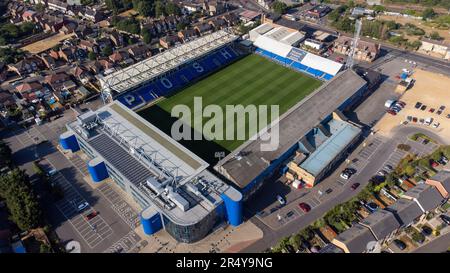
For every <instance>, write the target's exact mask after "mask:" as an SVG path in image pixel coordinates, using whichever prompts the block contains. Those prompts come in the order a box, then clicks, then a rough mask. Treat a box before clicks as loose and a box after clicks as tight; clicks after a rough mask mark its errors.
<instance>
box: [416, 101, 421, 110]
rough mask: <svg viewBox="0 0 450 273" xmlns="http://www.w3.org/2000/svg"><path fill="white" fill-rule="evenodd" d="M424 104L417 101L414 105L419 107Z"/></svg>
mask: <svg viewBox="0 0 450 273" xmlns="http://www.w3.org/2000/svg"><path fill="white" fill-rule="evenodd" d="M421 106H422V103H421V102H416V105H414V108H416V109H419V108H420V107H421Z"/></svg>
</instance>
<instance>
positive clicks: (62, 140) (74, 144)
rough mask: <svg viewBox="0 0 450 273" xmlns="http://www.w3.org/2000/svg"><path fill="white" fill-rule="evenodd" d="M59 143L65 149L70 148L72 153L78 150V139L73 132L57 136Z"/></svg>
mask: <svg viewBox="0 0 450 273" xmlns="http://www.w3.org/2000/svg"><path fill="white" fill-rule="evenodd" d="M59 144H61V147H63V148H64V149H65V150H71V151H72V152H73V153H74V152H76V151H79V150H80V145H78V140H77V138H76V136H75V135H74V134H72V135H69V136H66V135H65V134H62V135H61V136H60V137H59Z"/></svg>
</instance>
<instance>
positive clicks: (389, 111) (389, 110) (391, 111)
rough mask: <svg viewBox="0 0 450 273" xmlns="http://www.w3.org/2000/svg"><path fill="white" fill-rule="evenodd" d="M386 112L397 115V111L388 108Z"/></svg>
mask: <svg viewBox="0 0 450 273" xmlns="http://www.w3.org/2000/svg"><path fill="white" fill-rule="evenodd" d="M386 112H388V113H389V114H391V115H393V116H395V115H397V112H395V111H393V110H391V109H388V110H386Z"/></svg>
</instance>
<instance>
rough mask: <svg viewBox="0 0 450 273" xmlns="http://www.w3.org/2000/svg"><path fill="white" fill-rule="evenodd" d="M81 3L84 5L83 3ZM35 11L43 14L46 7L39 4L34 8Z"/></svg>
mask: <svg viewBox="0 0 450 273" xmlns="http://www.w3.org/2000/svg"><path fill="white" fill-rule="evenodd" d="M81 2H82V4H83V1H81ZM34 9H35V10H36V11H38V12H43V11H45V5H44V4H42V3H38V4H36V5H35V6H34Z"/></svg>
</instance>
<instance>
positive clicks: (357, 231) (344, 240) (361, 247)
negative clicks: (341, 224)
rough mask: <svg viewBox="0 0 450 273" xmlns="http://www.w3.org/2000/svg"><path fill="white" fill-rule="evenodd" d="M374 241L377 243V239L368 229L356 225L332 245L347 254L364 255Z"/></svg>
mask: <svg viewBox="0 0 450 273" xmlns="http://www.w3.org/2000/svg"><path fill="white" fill-rule="evenodd" d="M373 241H376V238H375V237H374V236H373V234H372V232H371V231H370V230H369V229H368V228H366V227H364V226H363V225H360V224H354V225H353V226H352V227H351V228H349V229H347V230H346V231H344V232H342V233H341V234H339V235H338V236H337V237H336V238H334V239H333V241H332V242H331V243H332V244H334V245H335V246H337V247H339V248H340V249H342V250H343V251H344V252H345V253H363V252H366V251H367V249H368V244H369V243H370V242H373Z"/></svg>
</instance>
